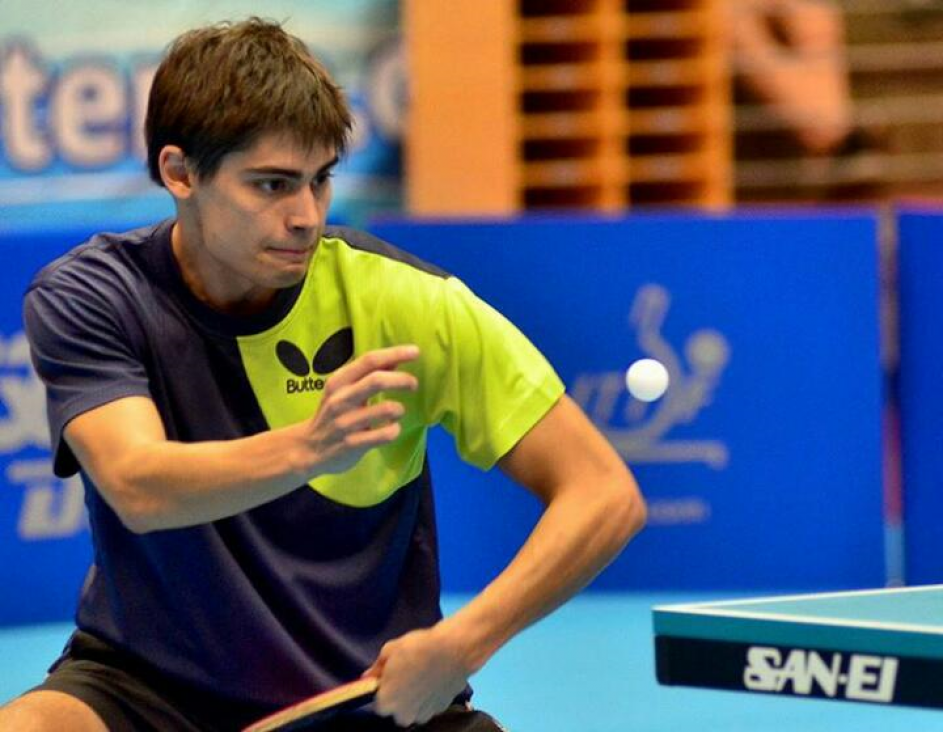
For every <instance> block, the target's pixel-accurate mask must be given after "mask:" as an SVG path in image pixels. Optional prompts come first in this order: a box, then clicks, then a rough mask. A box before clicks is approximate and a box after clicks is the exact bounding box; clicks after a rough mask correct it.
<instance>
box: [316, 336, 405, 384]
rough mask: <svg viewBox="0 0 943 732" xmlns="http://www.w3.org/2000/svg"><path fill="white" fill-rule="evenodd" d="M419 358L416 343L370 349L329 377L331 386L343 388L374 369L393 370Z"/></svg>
mask: <svg viewBox="0 0 943 732" xmlns="http://www.w3.org/2000/svg"><path fill="white" fill-rule="evenodd" d="M417 358H419V347H418V346H414V345H405V346H391V347H390V348H380V349H377V350H376V351H370V352H368V353H365V354H363V355H362V356H361V357H360V358H357V359H355V360H354V361H352V362H351V363H349V364H347V365H346V366H342V367H341V368H340V369H338V370H337V372H336V373H335V374H334V375H333V376H332V377H331V378H330V379H328V385H329V387H331V386H333V388H335V389H337V388H341V387H343V386H346V385H348V384H353V383H355V382H358V381H360V380H361V379H363V378H364V377H365V376H367V375H368V374H370V373H372V372H374V371H393V370H394V369H396V368H397V367H398V366H401V365H402V364H404V363H409V362H410V361H415V360H416V359H417Z"/></svg>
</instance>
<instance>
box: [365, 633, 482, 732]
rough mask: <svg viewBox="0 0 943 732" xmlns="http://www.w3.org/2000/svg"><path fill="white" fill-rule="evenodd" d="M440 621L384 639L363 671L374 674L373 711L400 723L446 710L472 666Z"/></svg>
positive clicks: (423, 719) (419, 720)
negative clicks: (378, 653)
mask: <svg viewBox="0 0 943 732" xmlns="http://www.w3.org/2000/svg"><path fill="white" fill-rule="evenodd" d="M445 627H446V626H445V624H444V623H439V624H438V625H436V626H433V627H432V628H428V629H423V630H414V631H412V632H410V633H407V634H406V635H404V636H402V637H400V638H397V639H396V640H393V641H390V642H389V643H386V644H385V645H384V646H383V648H382V649H380V655H379V656H378V657H377V660H376V661H375V662H374V664H373V666H371V667H370V668H369V669H367V670H366V671H365V672H364V676H376V677H377V678H378V679H379V682H380V684H379V689H378V691H377V696H376V705H375V709H376V712H377V714H380V715H383V716H385V717H392V718H393V721H395V722H396V723H397V724H398V725H400V726H402V727H406V726H408V725H410V724H417V723H418V724H425V723H426V722H428V721H429V720H430V719H432V717H434V716H435V715H436V714H439V713H441V712H444V711H445V710H446V709H447V708H448V707H449V705H450V704H451V703H452V701H453V700H454V699H455V697H456V696H458V695H459V694H460V693H461V692H462V690H463V689H464V688H465V685H466V684H467V683H468V677H469V676H470V675H471V673H472V672H473V671H474V670H475V669H473V668H470V667H469V665H468V664H467V663H466V661H465V658H464V654H463V653H462V652H461V649H460V646H459V644H458V643H457V642H456V641H455V640H454V639H453V638H452V637H451V636H450V635H449V634H448V632H447V631H446V629H445Z"/></svg>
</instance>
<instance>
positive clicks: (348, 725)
mask: <svg viewBox="0 0 943 732" xmlns="http://www.w3.org/2000/svg"><path fill="white" fill-rule="evenodd" d="M31 691H59V692H62V693H65V694H69V695H70V696H73V697H75V698H77V699H80V700H81V701H83V702H85V703H86V704H88V706H90V707H91V708H92V709H93V710H95V712H96V713H97V714H98V716H99V717H101V719H102V720H103V721H104V723H105V726H106V727H108V730H109V732H235V731H238V730H241V729H242V728H243V727H245V726H246V725H249V724H251V723H252V722H255V721H257V720H258V719H260V718H261V717H264V716H266V715H267V714H270V713H271V712H272V711H275V710H272V709H260V708H259V707H258V706H256V705H252V704H246V703H242V702H236V701H233V700H232V699H224V698H222V697H214V696H213V695H212V694H208V693H207V692H206V691H205V690H202V689H194V688H192V687H189V686H186V685H184V684H181V683H179V682H177V681H174V680H173V679H169V678H167V677H166V676H163V675H162V674H160V673H159V672H157V671H155V670H154V669H153V668H151V667H150V666H147V665H146V664H142V663H141V662H140V661H138V660H136V659H134V658H133V657H129V656H128V655H126V654H124V653H122V652H121V651H119V650H117V649H115V648H113V647H112V646H110V645H109V644H107V643H105V642H104V641H102V640H100V639H98V638H96V637H94V636H92V635H89V634H88V633H84V632H82V631H76V633H75V634H74V635H73V636H72V639H71V640H70V641H69V645H68V646H67V647H66V651H65V653H64V654H63V656H62V658H60V659H59V660H58V661H57V662H56V663H55V664H54V665H53V667H52V668H51V669H50V672H49V675H48V676H47V677H46V680H45V681H43V683H41V684H40V685H39V686H37V687H35V688H33V689H31ZM308 729H310V730H311V732H394V731H395V730H401V729H402V728H401V727H397V726H396V725H395V724H394V723H393V722H392V720H389V719H386V718H382V717H377V716H376V715H372V714H367V713H364V712H352V713H349V714H347V715H344V716H338V717H335V718H333V719H331V720H329V721H327V722H323V723H321V724H318V725H316V726H311V727H309V728H308ZM409 729H410V730H415V731H420V730H421V732H501V730H502V727H501V726H500V725H499V724H498V723H497V722H495V721H494V720H493V719H492V718H491V717H490V716H488V715H487V714H485V713H484V712H479V711H475V710H472V709H470V708H468V707H465V706H459V705H456V706H453V707H451V708H450V709H448V710H447V711H446V712H444V713H443V714H441V715H439V716H437V717H435V718H434V719H432V720H431V721H429V722H428V723H427V724H424V725H421V726H419V725H416V726H413V727H410V728H409Z"/></svg>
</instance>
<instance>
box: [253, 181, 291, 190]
mask: <svg viewBox="0 0 943 732" xmlns="http://www.w3.org/2000/svg"><path fill="white" fill-rule="evenodd" d="M255 187H256V188H258V189H259V190H260V191H262V192H263V193H284V192H285V191H287V190H288V181H285V180H282V179H281V178H263V179H262V180H257V181H256V182H255Z"/></svg>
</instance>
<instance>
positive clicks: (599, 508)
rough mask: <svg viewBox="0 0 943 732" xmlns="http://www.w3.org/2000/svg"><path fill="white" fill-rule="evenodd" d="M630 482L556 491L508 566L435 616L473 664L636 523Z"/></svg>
mask: <svg viewBox="0 0 943 732" xmlns="http://www.w3.org/2000/svg"><path fill="white" fill-rule="evenodd" d="M644 511H645V509H644V504H643V502H642V500H641V498H640V497H639V496H638V493H637V490H636V488H635V485H634V483H630V484H629V485H626V484H625V483H624V480H616V481H615V482H613V483H612V484H610V485H609V486H608V487H607V488H606V489H605V490H600V491H599V492H596V493H594V494H591V496H588V495H587V493H586V492H585V491H580V490H563V491H561V492H560V494H559V495H558V497H557V498H555V499H554V500H553V501H552V502H551V503H550V504H549V505H548V507H547V509H546V510H545V512H544V514H543V516H542V517H541V519H540V521H539V522H538V524H537V526H536V527H535V528H534V530H533V532H532V533H531V535H530V537H529V538H528V540H527V542H526V543H525V544H524V546H523V547H522V548H521V550H520V552H518V554H517V556H516V557H515V558H514V559H513V561H512V562H511V563H510V564H509V565H508V567H507V568H506V569H505V570H504V571H503V572H502V573H501V574H500V575H499V576H498V577H497V578H496V579H495V580H494V581H493V582H492V583H491V584H490V585H488V587H486V588H485V589H484V590H483V591H482V592H481V594H479V595H478V596H477V597H475V598H474V599H473V600H472V601H471V602H469V603H468V604H467V605H466V606H465V607H463V608H462V609H461V610H459V611H458V612H457V613H456V614H455V615H453V616H451V617H450V618H448V619H446V620H445V621H443V623H442V630H444V631H446V632H448V633H450V634H453V639H454V640H455V641H456V643H457V644H458V646H459V647H460V648H461V649H462V652H463V653H464V654H465V655H466V658H467V659H469V663H470V667H471V670H472V671H474V670H477V669H478V668H480V667H481V666H482V665H484V663H485V662H486V661H487V660H488V658H490V657H491V655H493V654H494V652H495V651H497V650H498V648H500V647H501V646H502V645H503V644H504V643H505V642H506V641H508V640H509V639H510V638H511V637H513V636H514V635H516V634H517V633H519V632H520V631H521V630H523V629H524V628H526V627H527V626H528V625H530V624H532V623H534V622H536V621H537V620H539V619H540V618H542V617H543V616H545V615H547V614H548V613H550V612H552V611H553V610H555V609H556V608H557V607H559V606H560V605H562V604H563V603H564V602H566V601H567V600H568V599H569V598H570V597H572V596H573V595H574V594H576V593H577V592H579V591H580V590H581V589H582V588H583V587H585V586H586V585H587V584H588V583H589V582H590V581H591V580H592V579H593V578H594V577H595V576H596V575H597V574H598V573H599V572H600V571H601V570H602V569H603V568H604V567H605V566H606V565H607V564H608V563H609V562H610V561H612V559H613V558H614V557H615V556H616V555H617V554H618V553H619V551H620V550H621V549H622V548H623V547H624V546H625V544H626V543H627V542H628V541H629V539H631V537H632V536H633V535H634V534H635V533H636V532H637V531H638V530H639V529H640V528H641V526H642V524H643V523H644Z"/></svg>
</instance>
